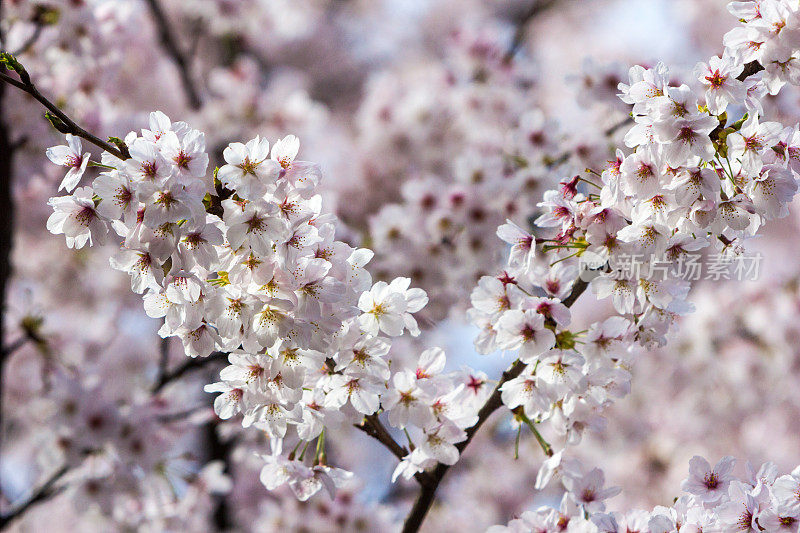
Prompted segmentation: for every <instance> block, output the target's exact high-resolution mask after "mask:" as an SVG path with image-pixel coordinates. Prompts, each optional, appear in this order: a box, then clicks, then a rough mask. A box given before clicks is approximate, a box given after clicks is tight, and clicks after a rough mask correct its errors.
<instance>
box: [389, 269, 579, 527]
mask: <svg viewBox="0 0 800 533" xmlns="http://www.w3.org/2000/svg"><path fill="white" fill-rule="evenodd" d="M588 286H589V284H588V283H587V282H585V281H583V280H582V279H578V280H577V281H576V282H575V285H573V287H572V292H571V293H570V294H569V296H567V297H566V298H565V299H564V300H562V303H563V304H564V305H566V306H567V307H569V306H571V305H572V304H574V303H575V301H576V300H577V299H578V298H579V297H580V295H581V294H583V292H584V291H585V290H586V288H587V287H588ZM526 366H527V365H526V364H525V363H523V362H522V361H519V360H517V361H516V362H514V364H512V365H511V366H510V367H509V368H508V370H506V371H505V372H503V376H502V377H501V378H500V381H499V382H498V384H497V386H496V387H495V388H494V391H493V392H492V395H491V396H489V398H488V399H487V400H486V403H484V404H483V407H481V408H480V410H479V411H478V422H477V423H476V424H475V425H474V426H472V427H471V428H469V429H467V438H466V440H463V441H461V442H459V443H458V444H456V448H458V453H459V454H461V453H463V452H464V449H465V448H466V447H467V446H468V445H469V443H470V442H471V441H472V438H473V437H474V436H475V433H477V432H478V430H479V429H480V428H481V426H482V425H483V424H484V423H485V422H486V420H487V419H488V418H489V416H491V414H492V413H494V412H495V411H496V410H497V409H499V408H500V407H501V406H502V405H503V400H502V397H501V395H502V392H501V391H500V389H501V388H502V386H503V385H504V384H505V383H506V382H508V381H510V380H512V379H514V378H516V377H517V376H519V375H520V374H521V373H522V371H523V370H524V369H525V367H526ZM448 470H450V466H449V465H445V464H442V463H439V464H438V465H437V466H436V468H435V469H434V470H433V472H431V473H430V474H429V476H430V478H431V481H430V483H427V484H423V485H422V488H421V489H420V492H419V496H418V497H417V500H416V501H415V502H414V506H413V507H412V508H411V512H410V513H409V514H408V517H407V518H406V522H405V524H404V525H403V533H414V532H416V531H419V528H420V526H422V521H423V520H424V519H425V516H426V515H427V514H428V511H429V510H430V508H431V505H432V504H433V500H434V498H435V497H436V489H437V488H438V487H439V484H440V483H441V482H442V478H444V476H445V474H447V472H448Z"/></svg>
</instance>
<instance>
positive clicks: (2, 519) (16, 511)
mask: <svg viewBox="0 0 800 533" xmlns="http://www.w3.org/2000/svg"><path fill="white" fill-rule="evenodd" d="M68 471H69V466H68V465H64V466H62V467H61V468H59V469H58V470H57V471H56V472H54V473H53V474H52V475H51V476H50V477H49V478H48V479H47V481H45V482H44V483H43V484H42V485H41V486H40V487H39V488H38V489H36V490H34V491H33V493H32V494H31V495H30V496H29V497H28V498H27V499H26V500H25V501H23V502H21V503H19V504H18V505H17V506H15V507H14V508H13V509H12V510H11V511H9V512H8V513H5V514H3V515H0V530H2V529H5V527H6V526H8V524H10V523H11V522H12V521H13V520H14V519H15V518H17V517H19V516H21V515H22V514H23V513H25V512H26V511H27V510H28V509H30V508H31V507H33V506H35V505H37V504H39V503H43V502H45V501H47V500H49V499H50V498H52V497H53V496H55V495H56V494H58V493H59V492H60V491H61V489H60V488H57V487H55V484H56V483H58V480H59V479H61V478H62V477H64V474H66V473H67V472H68Z"/></svg>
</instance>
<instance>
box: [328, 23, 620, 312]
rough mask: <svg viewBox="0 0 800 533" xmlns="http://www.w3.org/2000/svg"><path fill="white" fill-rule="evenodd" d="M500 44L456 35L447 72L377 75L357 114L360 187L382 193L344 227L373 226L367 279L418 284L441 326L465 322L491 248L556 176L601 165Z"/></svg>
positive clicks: (470, 31)
mask: <svg viewBox="0 0 800 533" xmlns="http://www.w3.org/2000/svg"><path fill="white" fill-rule="evenodd" d="M502 37H503V35H502V33H501V28H498V27H492V26H490V27H487V28H481V29H480V30H477V29H475V28H472V27H470V26H466V27H461V28H459V29H458V30H457V31H455V32H453V35H452V36H450V37H449V39H448V44H449V46H448V48H447V51H448V55H447V57H445V58H444V60H443V61H442V63H441V64H433V65H431V64H424V65H420V64H418V63H415V62H410V64H409V65H405V66H404V69H403V71H401V72H399V73H397V72H386V73H382V74H381V75H380V76H378V77H375V78H374V79H372V80H371V83H370V84H368V86H367V90H368V93H367V96H366V99H365V101H364V103H363V105H362V107H361V109H360V110H359V124H358V125H359V128H360V134H359V137H358V139H357V141H358V143H359V147H360V148H361V150H360V152H361V153H363V156H362V157H364V159H365V162H364V167H365V168H364V170H363V174H364V178H363V179H364V181H365V182H366V183H367V184H373V183H374V184H376V185H377V186H375V187H371V188H370V192H369V193H368V194H369V195H370V196H369V201H366V202H365V201H363V200H361V201H359V202H358V203H355V202H352V204H354V205H345V206H343V207H342V209H343V210H344V213H343V217H344V219H345V220H346V221H348V223H350V224H352V225H358V224H359V223H361V224H363V222H361V221H362V219H365V218H366V225H367V228H366V229H367V231H368V235H369V238H370V246H371V248H372V249H373V250H374V251H375V254H376V257H375V260H374V262H373V264H372V265H371V269H372V271H373V272H375V273H379V274H380V275H381V276H387V277H392V276H396V275H407V276H410V277H412V278H413V279H414V280H415V282H417V283H419V284H420V286H422V287H424V288H425V290H426V292H428V294H429V295H430V297H431V304H430V308H429V309H428V313H429V314H430V315H431V316H433V317H434V318H435V319H440V318H444V317H447V316H448V315H460V314H463V310H464V307H465V303H466V302H467V298H468V292H467V291H468V288H469V287H472V286H473V285H474V284H475V282H476V281H477V280H478V279H479V278H480V277H481V276H483V275H486V274H489V273H491V272H492V271H493V270H494V269H495V268H498V267H500V266H501V265H502V262H503V258H502V254H500V253H499V251H498V249H497V247H496V246H492V245H491V242H492V241H491V240H492V237H493V234H494V231H495V229H496V228H497V226H498V225H499V224H501V223H502V222H503V220H505V219H506V218H508V217H512V218H515V219H519V220H526V219H528V218H529V217H532V216H534V215H535V214H536V212H537V210H538V209H537V207H536V203H537V201H538V200H539V199H540V198H541V194H542V192H543V191H544V190H546V189H547V188H549V187H551V186H553V185H555V184H556V183H557V181H558V179H559V177H560V176H562V175H564V174H569V173H574V172H576V171H578V170H580V169H583V168H585V167H586V165H593V164H600V163H601V162H602V161H603V160H604V159H603V156H604V155H605V150H606V149H605V144H606V142H607V141H606V139H605V138H604V136H602V135H600V136H599V137H598V138H594V139H578V138H576V136H575V135H570V132H568V131H563V130H564V128H563V127H562V125H561V124H559V123H557V121H556V120H555V119H554V118H553V117H552V116H551V113H550V111H549V110H547V109H546V108H545V107H544V106H542V105H541V104H540V103H539V102H538V101H537V98H536V96H537V92H536V91H535V90H533V89H534V88H535V87H536V86H537V80H536V76H535V73H536V70H535V69H534V68H533V66H532V64H531V62H530V60H527V59H526V58H525V57H516V58H513V60H512V59H509V58H508V57H507V56H506V53H507V52H506V48H507V46H508V45H507V44H506V43H505V39H503V38H502ZM622 117H623V118H624V115H623V116H622ZM598 155H600V157H597V156H598ZM398 176H402V177H403V178H404V180H403V181H398V179H397V177H398ZM395 183H399V186H398V185H395ZM358 194H359V196H361V195H362V194H363V192H362V190H361V189H360V188H359V190H358ZM345 196H346V193H345ZM375 204H377V205H378V206H379V208H378V209H375V210H374V211H370V212H367V216H366V217H365V216H364V214H363V213H359V212H358V211H356V210H357V209H361V210H364V209H365V208H372V207H373V205H375ZM431 257H434V258H435V259H436V260H435V261H431V260H430V258H431Z"/></svg>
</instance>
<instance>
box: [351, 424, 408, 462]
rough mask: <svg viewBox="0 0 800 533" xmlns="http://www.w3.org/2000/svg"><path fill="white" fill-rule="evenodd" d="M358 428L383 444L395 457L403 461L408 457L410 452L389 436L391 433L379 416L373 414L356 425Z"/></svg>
mask: <svg viewBox="0 0 800 533" xmlns="http://www.w3.org/2000/svg"><path fill="white" fill-rule="evenodd" d="M354 425H355V427H356V428H358V429H360V430H361V431H363V432H364V433H366V434H367V435H369V436H370V437H373V438H374V439H376V440H378V441H379V442H380V443H381V444H383V445H384V446H386V448H388V449H389V451H390V452H392V453H393V454H394V455H395V457H397V458H398V459H402V458H403V457H405V456H406V455H408V450H407V449H405V448H403V447H402V446H400V444H398V443H397V441H396V440H394V438H393V437H392V436H391V435H390V434H389V431H388V430H387V429H386V427H385V426H384V425H383V423H382V422H381V420H380V418H378V415H377V414H372V415H369V416H365V417H364V422H363V423H361V424H354Z"/></svg>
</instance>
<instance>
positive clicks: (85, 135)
mask: <svg viewBox="0 0 800 533" xmlns="http://www.w3.org/2000/svg"><path fill="white" fill-rule="evenodd" d="M20 78H21V79H20V80H16V79H14V78H12V77H11V76H9V75H8V74H4V73H0V81H4V82H6V83H8V84H9V85H13V86H14V87H16V88H17V89H20V90H21V91H23V92H26V93H28V94H29V95H30V96H32V97H33V98H35V99H36V100H37V101H39V103H40V104H42V105H43V106H44V107H45V108H47V110H48V111H50V113H52V114H53V115H54V116H55V117H56V118H57V119H58V120H59V121H60V124H59V123H56V122H54V121H53V120H52V119H50V117H48V118H49V119H50V121H51V123H52V124H53V126H54V127H55V128H56V129H57V130H58V131H60V132H61V133H64V134H66V133H71V134H72V135H75V136H76V137H80V138H81V139H85V140H87V141H89V142H90V143H92V144H93V145H95V146H97V147H99V148H102V149H103V150H105V151H106V152H108V153H110V154H112V155H114V156H115V157H117V158H118V159H122V160H125V159H129V158H130V155H128V154H125V153H123V152H122V151H121V150H120V149H119V148H116V147H114V146H112V145H111V144H110V143H107V142H106V141H103V140H102V139H99V138H98V137H96V136H94V135H92V134H91V133H89V132H88V131H86V130H85V129H83V128H81V127H80V126H78V125H77V124H76V123H75V121H73V120H72V119H71V118H69V117H68V116H67V115H66V113H64V112H63V111H61V109H59V108H58V107H57V106H56V105H55V104H54V103H53V102H51V101H50V100H48V99H47V98H45V97H44V96H43V95H42V93H40V92H39V90H38V89H37V88H36V86H35V85H34V84H33V82H31V80H30V78H29V77H28V76H27V74H26V75H25V76H22V75H20Z"/></svg>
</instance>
